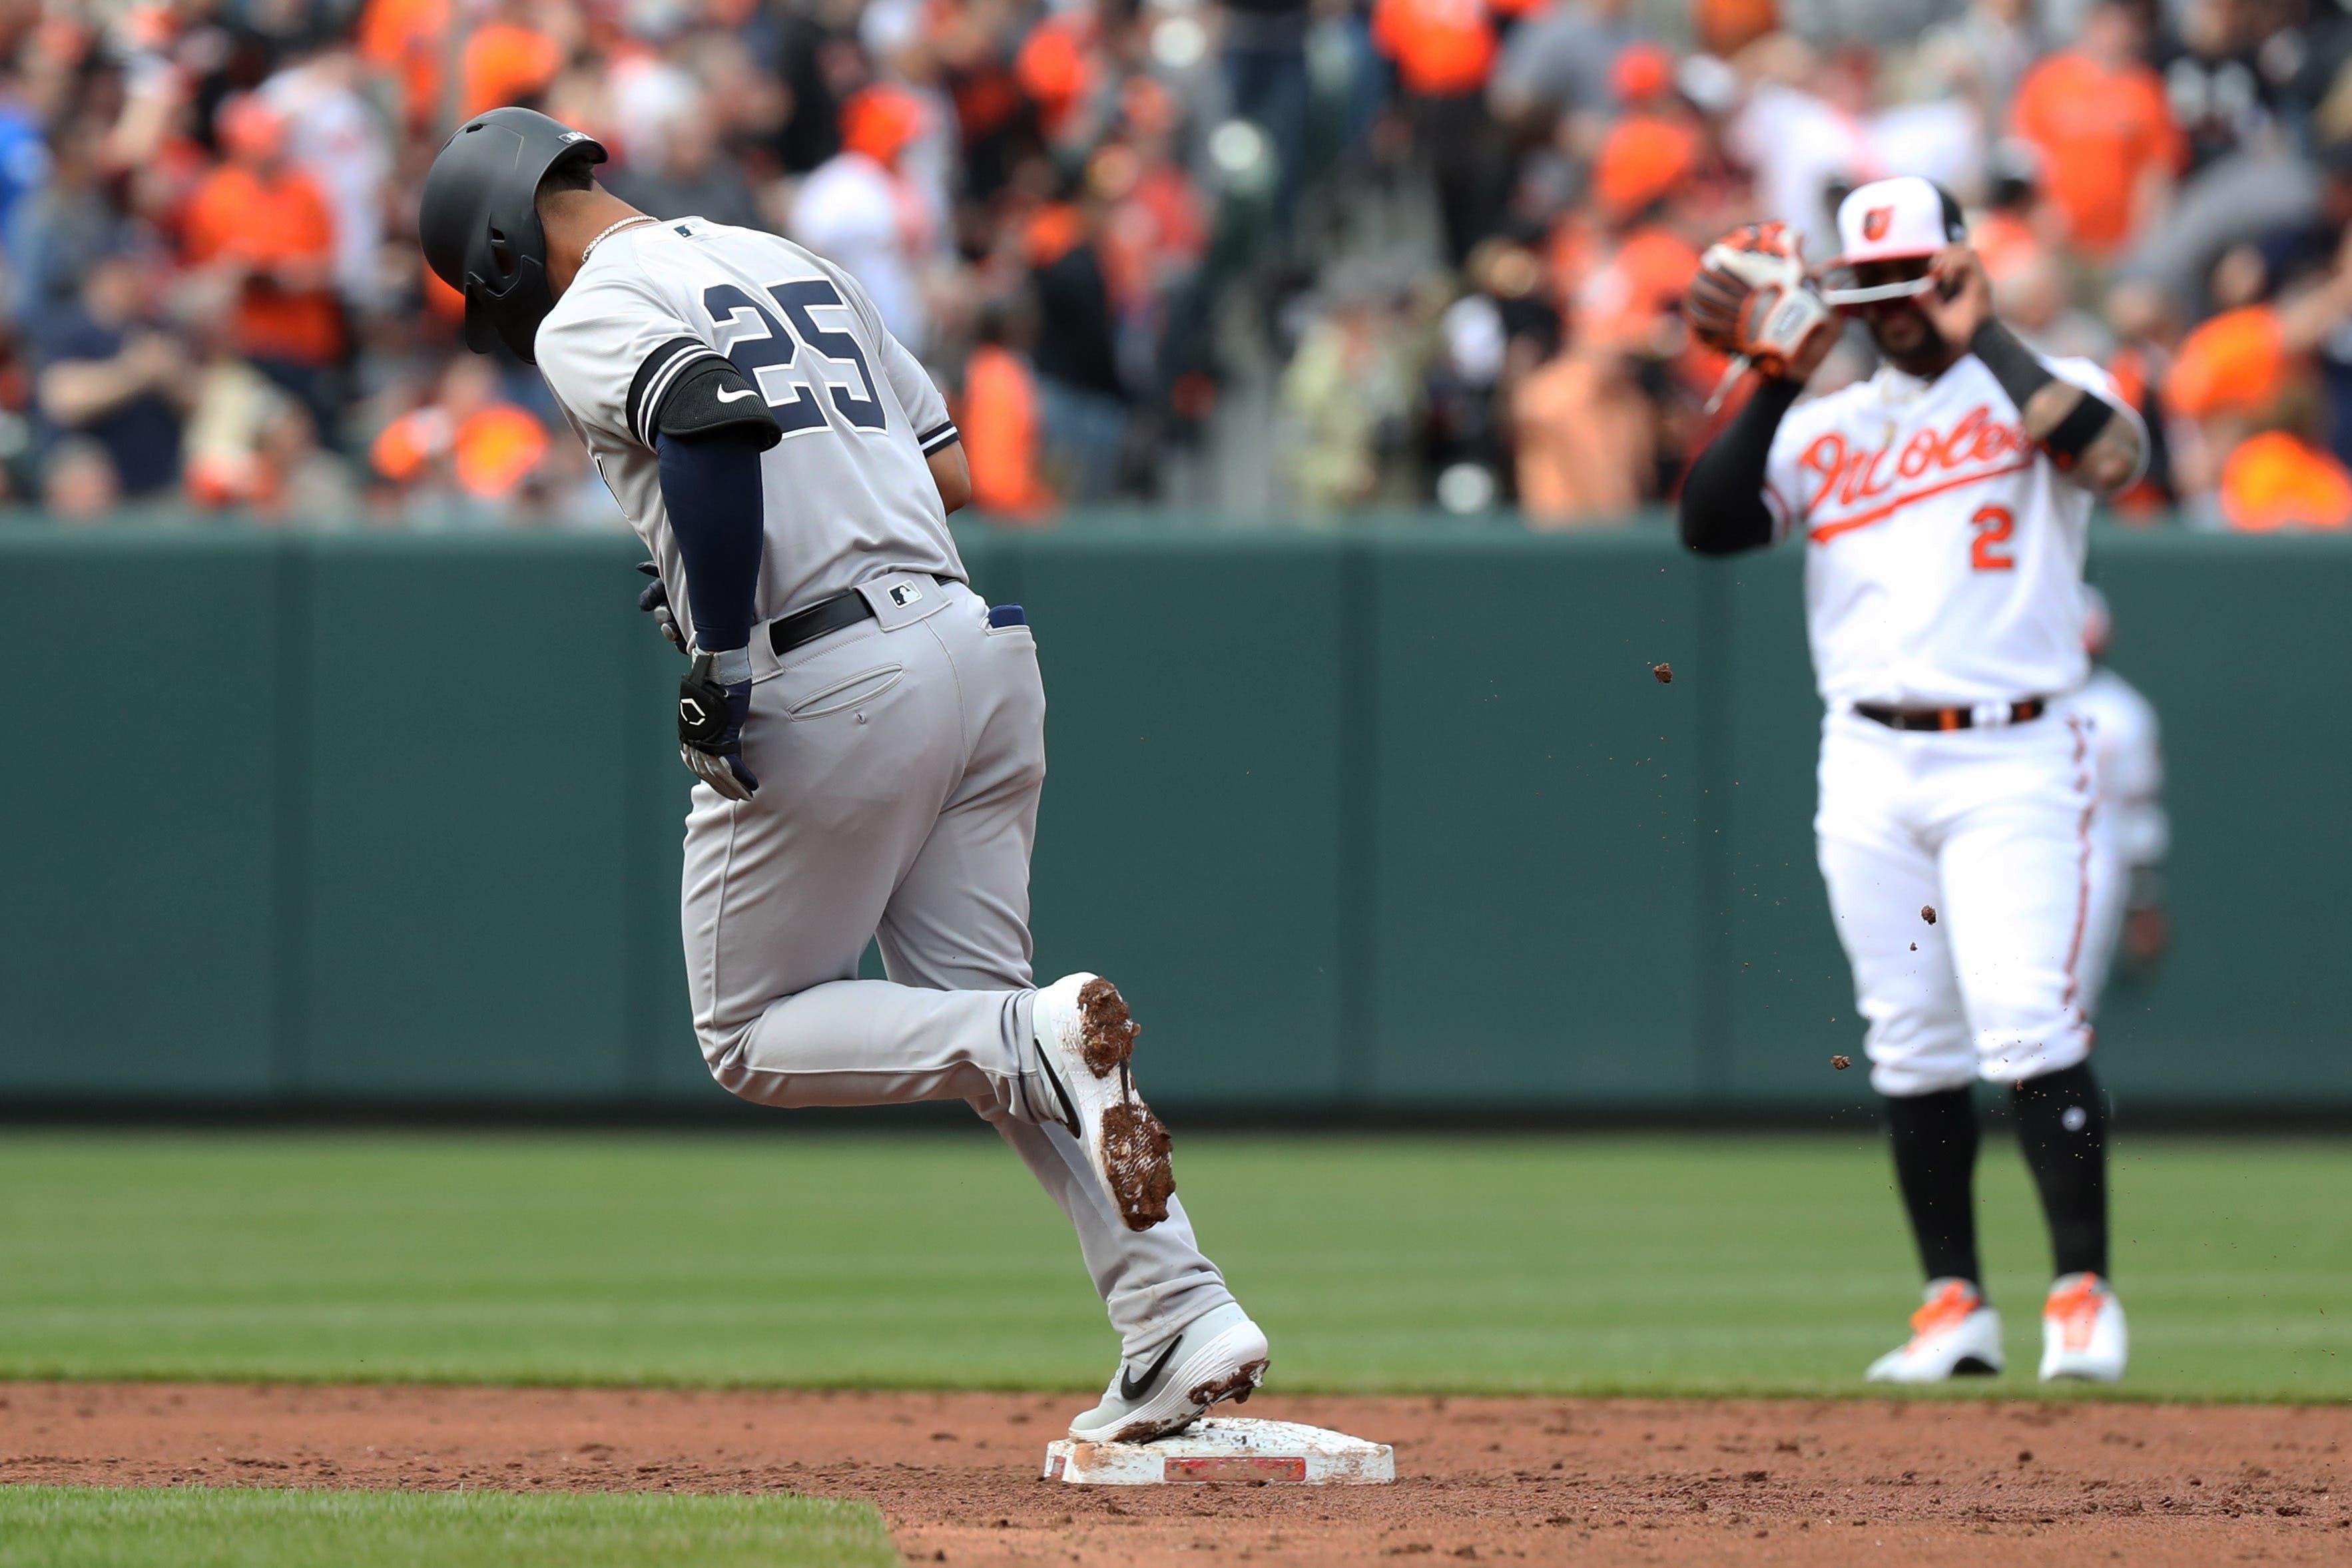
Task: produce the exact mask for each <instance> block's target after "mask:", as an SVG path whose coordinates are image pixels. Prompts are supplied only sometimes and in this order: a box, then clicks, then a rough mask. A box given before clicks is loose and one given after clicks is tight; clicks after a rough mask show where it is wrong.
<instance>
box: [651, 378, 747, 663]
mask: <svg viewBox="0 0 2352 1568" xmlns="http://www.w3.org/2000/svg"><path fill="white" fill-rule="evenodd" d="M774 429H775V427H774V423H773V422H771V423H770V425H769V433H768V435H767V439H765V440H764V441H763V440H761V439H760V437H759V435H758V434H755V433H751V432H742V431H737V432H730V433H727V434H711V435H705V436H698V437H688V436H677V435H670V434H666V433H665V434H658V435H656V437H655V447H654V450H655V452H656V455H658V456H659V457H660V459H661V489H662V505H663V507H664V508H665V509H666V510H667V512H668V513H669V531H670V534H671V537H673V538H676V539H677V553H678V556H679V559H682V560H683V561H684V562H685V564H686V598H687V610H688V614H689V615H691V616H692V617H693V621H694V645H695V647H696V648H697V649H698V650H700V651H701V652H703V653H730V652H733V651H735V650H738V649H748V647H749V646H750V643H751V618H752V617H751V602H752V599H753V597H754V595H755V594H756V593H757V591H758V590H759V586H760V549H761V544H762V542H763V541H764V539H765V538H766V534H767V517H766V507H765V503H764V499H763V496H762V492H761V480H760V454H761V452H762V451H763V450H765V449H766V448H767V447H769V446H772V445H774V444H775V439H776V438H775V434H774ZM722 663H725V664H727V665H728V666H729V670H730V676H732V675H733V666H734V664H735V661H722ZM734 678H740V679H742V680H749V679H751V673H750V670H749V668H748V667H746V668H745V669H744V670H743V671H742V673H741V674H740V676H734ZM730 684H731V681H730Z"/></svg>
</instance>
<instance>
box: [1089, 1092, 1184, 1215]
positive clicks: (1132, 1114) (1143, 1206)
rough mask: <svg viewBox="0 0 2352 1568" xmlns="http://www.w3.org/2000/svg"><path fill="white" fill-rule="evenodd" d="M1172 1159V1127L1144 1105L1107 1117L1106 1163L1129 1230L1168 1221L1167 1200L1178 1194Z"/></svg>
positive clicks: (1120, 1108) (1132, 1104) (1130, 1104)
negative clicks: (1170, 1149)
mask: <svg viewBox="0 0 2352 1568" xmlns="http://www.w3.org/2000/svg"><path fill="white" fill-rule="evenodd" d="M1168 1155H1169V1137H1168V1124H1166V1123H1164V1122H1162V1121H1161V1120H1160V1118H1159V1117H1157V1116H1155V1115H1153V1114H1152V1113H1151V1108H1150V1106H1148V1105H1146V1104H1144V1103H1143V1102H1142V1101H1140V1100H1133V1099H1130V1100H1128V1101H1126V1102H1125V1103H1121V1104H1118V1105H1114V1106H1112V1107H1111V1108H1110V1109H1109V1110H1108V1111H1106V1112H1104V1113H1103V1163H1104V1164H1105V1165H1107V1166H1109V1167H1110V1191H1111V1197H1114V1198H1116V1199H1117V1200H1118V1216H1119V1218H1121V1219H1123V1220H1125V1221H1126V1222H1127V1228H1129V1230H1149V1229H1150V1228H1152V1227H1153V1226H1155V1225H1157V1224H1159V1223H1160V1221H1161V1220H1163V1219H1165V1218H1168V1200H1169V1198H1171V1197H1173V1196H1175V1192H1176V1167H1175V1166H1174V1165H1173V1164H1171V1162H1170V1160H1169V1157H1168Z"/></svg>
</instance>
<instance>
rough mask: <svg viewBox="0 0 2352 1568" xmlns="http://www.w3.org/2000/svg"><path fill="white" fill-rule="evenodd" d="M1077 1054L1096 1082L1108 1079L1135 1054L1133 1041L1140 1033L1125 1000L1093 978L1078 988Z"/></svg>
mask: <svg viewBox="0 0 2352 1568" xmlns="http://www.w3.org/2000/svg"><path fill="white" fill-rule="evenodd" d="M1078 1030H1079V1035H1078V1053H1079V1054H1080V1055H1081V1056H1083V1057H1085V1058H1086V1062H1087V1071H1090V1072H1092V1073H1093V1074H1094V1075H1095V1076H1096V1077H1097V1078H1108V1077H1109V1076H1110V1075H1111V1074H1112V1073H1114V1072H1116V1071H1118V1070H1119V1069H1120V1068H1122V1067H1124V1066H1126V1065H1127V1063H1128V1059H1129V1058H1130V1057H1132V1056H1133V1055H1134V1054H1135V1037H1136V1036H1137V1035H1139V1034H1141V1033H1142V1032H1143V1026H1142V1025H1141V1024H1139V1023H1137V1022H1136V1021H1135V1019H1134V1018H1133V1017H1132V1016H1131V1015H1129V1012H1128V1010H1127V998H1125V997H1122V996H1120V995H1119V994H1118V987H1117V986H1114V985H1112V984H1111V983H1110V982H1109V981H1108V980H1106V979H1102V978H1099V977H1097V978H1095V979H1091V980H1088V981H1087V983H1086V984H1085V985H1083V986H1081V987H1079V988H1078Z"/></svg>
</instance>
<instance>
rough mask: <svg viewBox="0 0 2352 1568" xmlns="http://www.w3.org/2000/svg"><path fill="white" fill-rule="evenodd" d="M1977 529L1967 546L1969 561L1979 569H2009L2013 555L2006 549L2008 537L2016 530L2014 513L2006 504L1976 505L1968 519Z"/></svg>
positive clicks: (2013, 566)
mask: <svg viewBox="0 0 2352 1568" xmlns="http://www.w3.org/2000/svg"><path fill="white" fill-rule="evenodd" d="M1969 527H1970V528H1974V529H1976V531H1977V537H1976V540H1975V542H1974V543H1972V544H1971V545H1969V565H1970V566H1972V567H1974V568H1976V569H1977V570H1979V571H2012V570H2016V567H2017V558H2016V557H2015V556H2013V555H2011V554H2010V553H2009V548H2008V547H2009V537H2010V535H2011V534H2013V533H2015V532H2016V531H2017V516H2016V514H2015V513H2013V512H2011V510H2010V509H2009V508H2008V507H1978V508H1977V515H1976V516H1975V517H1970V518H1969Z"/></svg>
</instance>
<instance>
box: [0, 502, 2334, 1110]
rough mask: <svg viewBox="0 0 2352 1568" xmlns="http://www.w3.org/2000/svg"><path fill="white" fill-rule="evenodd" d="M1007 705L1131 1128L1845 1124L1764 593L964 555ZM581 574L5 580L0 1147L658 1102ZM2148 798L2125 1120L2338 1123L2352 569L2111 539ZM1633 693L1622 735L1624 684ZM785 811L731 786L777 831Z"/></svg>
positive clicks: (1784, 684)
mask: <svg viewBox="0 0 2352 1568" xmlns="http://www.w3.org/2000/svg"><path fill="white" fill-rule="evenodd" d="M966 551H967V558H968V559H969V561H970V563H971V569H972V572H973V575H974V578H975V580H976V581H977V582H978V583H979V585H980V586H981V587H982V589H983V590H985V591H987V592H988V593H989V594H990V595H991V596H992V597H993V598H995V599H997V600H1000V601H1008V600H1009V601H1019V602H1021V603H1023V604H1024V605H1025V606H1026V607H1027V610H1028V612H1029V617H1030V621H1031V622H1032V624H1033V625H1034V627H1035V628H1036V632H1037V638H1038V643H1039V645H1040V648H1041V649H1042V653H1043V658H1044V661H1045V676H1046V685H1047V692H1048V697H1049V702H1050V713H1049V717H1048V721H1047V722H1048V733H1049V751H1050V758H1051V763H1050V766H1051V775H1050V778H1049V779H1048V782H1047V785H1046V790H1045V814H1044V821H1043V824H1042V827H1041V831H1040V842H1039V847H1038V855H1037V863H1036V877H1035V887H1034V892H1035V904H1036V933H1037V945H1038V962H1039V967H1040V970H1041V972H1042V973H1045V974H1047V975H1052V974H1056V973H1060V972H1063V971H1065V970H1068V969H1072V968H1078V967H1087V968H1095V969H1099V970H1102V971H1104V972H1106V973H1108V974H1110V975H1112V976H1114V977H1117V978H1118V980H1119V982H1120V983H1121V985H1122V987H1123V988H1125V989H1126V990H1127V991H1128V993H1129V996H1130V998H1131V999H1132V1000H1133V1001H1134V1002H1135V1004H1136V1006H1137V1009H1138V1012H1139V1016H1140V1017H1141V1018H1143V1019H1145V1020H1146V1025H1147V1029H1148V1039H1147V1045H1148V1048H1149V1050H1150V1082H1151V1085H1152V1087H1153V1089H1154V1092H1155V1097H1156V1098H1159V1099H1161V1100H1164V1101H1166V1102H1168V1103H1171V1104H1174V1105H1191V1106H1193V1107H1196V1108H1199V1107H1206V1106H1218V1107H1227V1108H1251V1109H1255V1110H1260V1111H1274V1112H1282V1111H1288V1110H1296V1111H1297V1112H1298V1113H1302V1114H1305V1113H1312V1112H1317V1111H1321V1110H1326V1109H1331V1108H1339V1109H1355V1110H1371V1111H1381V1112H1398V1111H1410V1110H1412V1109H1414V1108H1418V1107H1424V1106H1440V1107H1445V1108H1449V1109H1457V1110H1464V1111H1476V1110H1486V1109H1500V1110H1507V1111H1512V1112H1519V1113H1549V1112H1570V1113H1578V1112H1581V1113H1603V1114H1605V1113H1617V1112H1641V1113H1685V1112H1687V1113H1715V1112H1727V1111H1728V1112H1737V1111H1738V1110H1741V1109H1747V1108H1755V1109H1761V1110H1770V1111H1776V1112H1785V1111H1803V1110H1807V1109H1826V1108H1832V1107H1836V1106H1842V1105H1853V1104H1860V1103H1862V1102H1863V1101H1864V1098H1865V1097H1866V1090H1865V1086H1864V1083H1863V1082H1862V1079H1863V1074H1862V1073H1861V1072H1859V1071H1854V1072H1848V1073H1843V1074H1841V1073H1834V1072H1832V1071H1831V1070H1830V1067H1829V1058H1830V1056H1831V1055H1832V1053H1833V1052H1839V1051H1845V1052H1853V1051H1855V1050H1856V1047H1857V1045H1858V1041H1859V1029H1858V1026H1857V1025H1856V1022H1855V1020H1854V1018H1853V998H1852V996H1851V993H1850V992H1849V990H1848V988H1847V981H1846V976H1845V968H1844V964H1843V959H1842V957H1841V956H1840V954H1839V952H1838V949H1837V946H1836V942H1835V938H1834V936H1833V935H1832V931H1831V928H1830V923H1829V917H1828V912H1827V907H1826V904H1825V903H1824V900H1823V897H1822V890H1821V883H1820V879H1819V877H1818V875H1817V873H1816V872H1815V870H1814V866H1813V859H1812V848H1811V831H1810V819H1811V809H1812V794H1813V783H1812V768H1813V747H1814V740H1815V736H1816V732H1817V727H1818V724H1819V714H1820V710H1819V705H1818V704H1817V703H1816V701H1815V700H1814V698H1813V696H1812V695H1811V682H1810V677H1809V674H1808V669H1807V663H1806V657H1805V651H1804V642H1803V634H1802V628H1801V610H1800V604H1799V583H1798V577H1799V571H1800V564H1801V563H1800V560H1799V559H1798V557H1799V552H1798V551H1797V550H1795V549H1788V550H1784V551H1780V552H1778V553H1776V554H1774V555H1771V556H1769V557H1765V558H1761V559H1751V560H1746V561H1738V562H1730V563H1708V562H1701V561H1696V560H1693V559H1688V558H1686V557H1685V556H1684V555H1683V554H1682V553H1681V552H1679V551H1678V550H1676V549H1675V548H1674V547H1673V546H1672V544H1671V542H1670V540H1669V539H1668V538H1666V537H1665V535H1664V532H1663V531H1662V530H1655V529H1647V528H1645V529H1636V530H1628V531H1625V532H1622V533H1613V534H1607V535H1595V536H1587V537H1581V538H1542V537H1534V536H1529V535H1526V534H1523V533H1520V532H1517V531H1516V530H1503V529H1495V530H1486V529H1478V530H1464V529H1449V528H1442V527H1438V526H1434V525H1429V526H1413V525H1405V524H1397V525H1392V526H1381V527H1377V528H1366V529H1364V530H1362V531H1360V532H1350V533H1346V534H1332V533H1317V534H1309V533H1297V532H1271V531H1269V532H1234V531H1214V530H1208V529H1193V528H1172V527H1169V526H1166V525H1161V526H1158V527H1150V526H1145V525H1141V524H1138V525H1133V526H1128V525H1121V524H1105V525H1102V526H1097V527H1093V528H1077V527H1072V528H1064V529H1061V530H1058V531H1056V532H1053V533H1049V534H1041V535H1034V536H1027V535H1007V534H992V533H986V532H977V531H976V532H973V533H971V534H970V535H968V536H967V537H966ZM636 553H637V552H636V551H635V549H634V547H633V545H632V544H631V543H630V542H628V541H626V540H625V539H613V538H569V537H560V536H546V535H504V536H499V537H494V538H455V537H446V536H445V537H437V538H434V537H425V538H419V537H406V536H404V537H373V536H360V535H342V536H338V535H317V536H291V535H268V534H259V533H204V532H197V531H193V530H190V531H180V532H171V533H148V534H142V535H138V536H131V535H111V534H103V533H92V534H82V533H70V532H65V531H58V530H50V529H42V528H16V529H13V530H0V570H5V576H6V581H7V584H8V589H9V593H8V609H7V611H6V612H5V616H0V669H5V680H0V733H5V736H6V737H7V743H6V753H5V755H6V766H5V769H0V1107H6V1108H10V1109H16V1110H25V1109H27V1108H38V1107H41V1106H45V1105H52V1104H58V1105H62V1104H68V1103H70V1104H75V1105H79V1106H83V1107H87V1106H89V1105H91V1104H93V1103H98V1104H105V1103H120V1104H121V1105H123V1106H125V1107H126V1108H131V1107H140V1108H146V1107H152V1106H155V1105H158V1104H164V1105H169V1104H188V1105H214V1104H224V1103H229V1104H245V1105H253V1106H259V1107H268V1106H278V1105H285V1106H298V1105H304V1104H331V1105H336V1106H359V1107H368V1106H386V1107H392V1106H399V1107H411V1106H417V1105H444V1106H467V1105H486V1106H516V1105H542V1106H549V1107H558V1106H588V1107H600V1106H612V1107H624V1106H663V1105H667V1106H678V1107H691V1106H695V1105H705V1104H715V1103H719V1101H721V1100H722V1099H723V1096H721V1095H720V1094H719V1091H718V1090H717V1089H715V1088H714V1087H713V1086H712V1085H711V1084H710V1083H709V1080H708V1078H707V1077H706V1076H705V1074H704V1072H703V1071H702V1066H701V1061H700V1059H699V1057H698V1054H697V1052H696V1051H695V1048H694V1043H693V1040H692V1036H691V1032H690V1030H689V1029H688V1024H687V1007H686V1001H685V991H684V983H683V977H682V972H681V966H680V962H679V957H678V951H677V918H676V879H677V862H678V840H679V823H680V819H681V817H682V814H683V811H684V805H685V797H686V791H687V783H688V780H687V776H686V774H685V773H684V771H683V770H682V769H681V768H679V767H678V765H677V760H676V756H675V750H674V744H673V741H672V739H671V723H672V721H671V717H670V715H671V711H672V708H671V702H672V695H673V693H674V690H675V687H674V685H673V683H674V680H675V677H676V674H677V661H676V656H675V655H674V654H673V653H670V651H669V650H668V649H667V646H665V645H664V644H663V643H661V642H660V641H659V640H658V639H657V638H656V636H655V635H654V634H653V632H652V630H651V627H650V626H649V625H648V623H647V622H646V621H645V620H644V619H643V618H642V617H640V616H638V615H637V614H635V612H634V611H633V610H632V608H631V601H632V598H633V596H634V594H635V590H636V587H637V583H638V580H637V579H636V578H635V576H634V575H633V574H632V573H631V571H630V570H629V568H630V564H631V562H632V561H633V560H634V559H635V557H636ZM2093 570H2094V575H2095V577H2096V578H2097V580H2100V581H2101V582H2102V583H2103V584H2104V586H2105V589H2106V591H2107V592H2108V595H2109V598H2110V599H2111V601H2113V603H2114V605H2115V607H2116V618H2117V622H2118V625H2119V628H2120V631H2119V635H2118V638H2117V646H2116V664H2117V665H2118V667H2120V668H2121V669H2123V670H2124V671H2125V673H2126V674H2129V675H2130V676H2131V677H2132V678H2133V679H2134V680H2136V681H2137V682H2138V683H2139V684H2140V685H2142V686H2143V687H2144V689H2146V690H2147V692H2148V693H2149V694H2150V695H2152V696H2153V697H2154V698H2155V700H2156V701H2157V703H2158V706H2159V708H2160V709H2161V711H2162V713H2163V716H2164V721H2165V727H2166V745H2167V751H2168V758H2169V761H2170V765H2171V768H2172V789H2171V806H2172V810H2173V815H2174V821H2175V829H2176V841H2177V842H2176V849H2175V852H2174V857H2173V862H2172V865H2171V868H2170V876H2171V885H2172V891H2173V895H2174V900H2175V916H2176V930H2177V943H2178V946H2177V950H2176V952H2175V953H2174V955H2173V957H2172V960H2171V963H2170V964H2169V966H2168V968H2167V969H2166V971H2165V972H2164V974H2163V975H2162V976H2161V977H2160V978H2159V979H2158V981H2157V982H2156V983H2155V984H2154V985H2153V986H2151V987H2149V988H2147V989H2145V990H2140V991H2120V990H2119V991H2116V992H2112V993H2110V995H2109V998H2108V999H2107V1007H2106V1012H2105V1016H2104V1018H2103V1019H2102V1029H2101V1034H2100V1061H2101V1064H2102V1067H2103V1068H2104V1070H2105V1071H2106V1074H2107V1076H2108V1078H2109V1080H2110V1082H2112V1083H2113V1084H2114V1085H2115V1087H2116V1090H2117V1092H2118V1094H2119V1096H2120V1097H2121V1098H2122V1100H2123V1102H2124V1103H2125V1105H2126V1108H2127V1109H2128V1107H2129V1106H2130V1105H2132V1104H2134V1103H2138V1104H2143V1105H2149V1106H2155V1105H2163V1106H2166V1107H2169V1108H2173V1109H2176V1110H2195V1109H2209V1110H2212V1111H2215V1112H2227V1113H2245V1112H2249V1111H2254V1110H2259V1109H2261V1108H2264V1107H2278V1106H2285V1107H2293V1108H2297V1109H2304V1110H2312V1109H2322V1110H2326V1109H2337V1110H2345V1111H2352V1050H2347V1030H2346V1027H2345V1023H2344V1019H2343V1012H2342V1009H2343V1003H2342V999H2341V998H2342V989H2341V983H2342V973H2343V965H2344V964H2345V962H2346V959H2345V956H2344V949H2345V947H2346V946H2347V936H2352V921H2347V914H2346V903H2347V897H2352V813H2347V810H2346V809H2345V803H2344V802H2345V798H2346V796H2347V792H2352V636H2347V630H2346V628H2347V608H2346V607H2347V605H2352V547H2347V545H2346V544H2343V543H2338V542H2336V541H2333V540H2326V539H2305V538H2279V539H2238V538H2207V537H2201V536H2191V535H2186V534H2168V535H2162V536H2123V535H2103V536H2102V537H2101V538H2099V539H2098V541H2097V543H2096V544H2095V549H2094V568H2093ZM1661 662H1667V663H1671V664H1672V666H1673V671H1674V679H1673V681H1672V683H1671V684H1661V683H1659V682H1658V681H1656V680H1654V678H1653V676H1652V673H1651V667H1652V665H1654V664H1658V663H1661ZM775 787H777V786H776V784H775V783H773V782H772V784H771V788H775Z"/></svg>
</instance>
